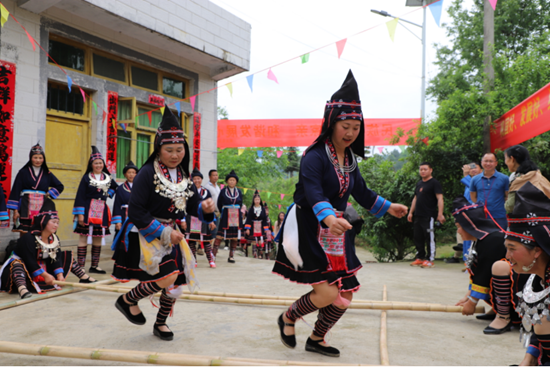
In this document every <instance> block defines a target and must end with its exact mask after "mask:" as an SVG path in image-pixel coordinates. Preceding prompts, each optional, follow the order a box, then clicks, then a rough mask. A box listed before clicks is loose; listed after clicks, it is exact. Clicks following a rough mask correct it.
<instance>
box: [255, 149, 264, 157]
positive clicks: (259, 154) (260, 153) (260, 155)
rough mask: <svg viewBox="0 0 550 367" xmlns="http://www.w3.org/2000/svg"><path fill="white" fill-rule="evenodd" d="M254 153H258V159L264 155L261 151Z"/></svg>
mask: <svg viewBox="0 0 550 367" xmlns="http://www.w3.org/2000/svg"><path fill="white" fill-rule="evenodd" d="M256 153H258V158H262V156H263V155H264V151H263V150H258V151H257V152H256Z"/></svg>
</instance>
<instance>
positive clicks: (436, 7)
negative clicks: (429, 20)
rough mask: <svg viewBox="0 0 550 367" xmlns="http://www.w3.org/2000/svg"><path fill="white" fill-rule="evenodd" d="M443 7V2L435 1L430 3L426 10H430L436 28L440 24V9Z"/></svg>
mask: <svg viewBox="0 0 550 367" xmlns="http://www.w3.org/2000/svg"><path fill="white" fill-rule="evenodd" d="M442 7H443V0H439V1H436V2H435V3H431V4H430V5H429V6H428V8H430V10H431V12H432V15H433V17H434V20H435V24H437V26H438V27H440V22H441V8H442Z"/></svg>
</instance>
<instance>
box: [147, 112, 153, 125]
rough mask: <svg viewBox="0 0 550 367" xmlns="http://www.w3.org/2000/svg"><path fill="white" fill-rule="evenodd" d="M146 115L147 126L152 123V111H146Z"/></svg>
mask: <svg viewBox="0 0 550 367" xmlns="http://www.w3.org/2000/svg"><path fill="white" fill-rule="evenodd" d="M147 117H148V118H149V126H151V124H152V123H153V111H149V112H147Z"/></svg>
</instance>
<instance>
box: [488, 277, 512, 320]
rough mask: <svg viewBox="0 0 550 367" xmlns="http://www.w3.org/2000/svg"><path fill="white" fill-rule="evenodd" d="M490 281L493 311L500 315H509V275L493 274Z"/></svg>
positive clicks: (510, 293) (510, 291) (510, 298)
mask: <svg viewBox="0 0 550 367" xmlns="http://www.w3.org/2000/svg"><path fill="white" fill-rule="evenodd" d="M491 282H492V287H493V294H494V298H493V303H494V307H495V311H496V312H497V313H498V314H500V315H502V316H508V315H510V310H511V309H512V280H511V279H510V276H509V275H506V276H502V275H493V279H492V280H491Z"/></svg>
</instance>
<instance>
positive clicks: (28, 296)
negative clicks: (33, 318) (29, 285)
mask: <svg viewBox="0 0 550 367" xmlns="http://www.w3.org/2000/svg"><path fill="white" fill-rule="evenodd" d="M19 297H21V299H25V298H30V297H32V293H31V292H29V291H26V292H25V293H23V294H20V295H19Z"/></svg>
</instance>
